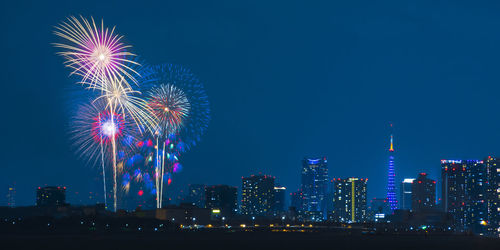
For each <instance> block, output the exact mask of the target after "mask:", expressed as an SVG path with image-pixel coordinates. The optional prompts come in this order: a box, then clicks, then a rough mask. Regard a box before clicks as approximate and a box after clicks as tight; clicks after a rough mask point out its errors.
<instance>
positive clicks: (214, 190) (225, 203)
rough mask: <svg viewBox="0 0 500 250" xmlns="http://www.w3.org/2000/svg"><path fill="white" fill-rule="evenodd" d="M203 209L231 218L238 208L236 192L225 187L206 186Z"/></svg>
mask: <svg viewBox="0 0 500 250" xmlns="http://www.w3.org/2000/svg"><path fill="white" fill-rule="evenodd" d="M205 207H206V208H210V209H212V210H217V211H219V213H220V215H221V216H224V217H231V216H233V215H234V214H236V211H237V207H238V190H237V189H236V187H231V186H227V185H215V186H207V187H206V189H205Z"/></svg>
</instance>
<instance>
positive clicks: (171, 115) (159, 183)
mask: <svg viewBox="0 0 500 250" xmlns="http://www.w3.org/2000/svg"><path fill="white" fill-rule="evenodd" d="M148 94H149V102H148V105H149V107H150V108H151V110H152V112H153V114H154V116H155V117H156V118H157V120H158V127H157V129H156V131H155V136H156V162H158V163H159V164H157V166H156V171H155V177H156V178H155V179H156V187H157V190H158V192H156V200H157V207H158V208H161V204H162V197H163V195H162V194H163V176H164V174H165V145H166V144H167V142H166V140H168V139H167V138H166V137H168V136H169V135H171V134H175V133H176V132H177V131H178V130H179V129H180V128H181V127H182V125H183V123H184V120H185V119H186V118H187V117H188V116H189V110H190V108H191V105H190V103H189V101H188V99H187V97H186V95H185V94H184V92H183V91H182V90H181V89H178V88H177V87H175V86H174V85H172V84H166V85H164V84H162V85H160V86H158V87H155V88H153V89H152V90H150V91H149V93H148ZM160 142H161V144H160ZM160 145H161V149H160ZM160 150H161V154H160Z"/></svg>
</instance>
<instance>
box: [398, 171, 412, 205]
mask: <svg viewBox="0 0 500 250" xmlns="http://www.w3.org/2000/svg"><path fill="white" fill-rule="evenodd" d="M414 180H415V179H414V178H405V179H404V180H403V181H402V182H401V185H400V187H399V193H400V195H399V208H400V209H404V210H411V203H412V201H411V192H412V191H411V189H412V185H413V181H414Z"/></svg>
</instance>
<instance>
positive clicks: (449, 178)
mask: <svg viewBox="0 0 500 250" xmlns="http://www.w3.org/2000/svg"><path fill="white" fill-rule="evenodd" d="M486 176H487V171H486V167H485V165H484V162H483V161H479V160H442V161H441V177H442V200H443V209H444V211H445V212H449V213H450V214H451V215H452V216H453V219H454V222H455V227H456V228H457V229H458V230H473V231H477V229H478V228H482V227H479V226H478V225H480V223H483V221H484V220H485V218H487V215H488V210H487V207H488V205H487V202H486V190H487V188H486V185H487V183H486Z"/></svg>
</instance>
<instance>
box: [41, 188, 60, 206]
mask: <svg viewBox="0 0 500 250" xmlns="http://www.w3.org/2000/svg"><path fill="white" fill-rule="evenodd" d="M65 203H66V187H42V188H41V187H38V189H37V190H36V205H37V206H39V207H45V206H61V205H64V204H65Z"/></svg>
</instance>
